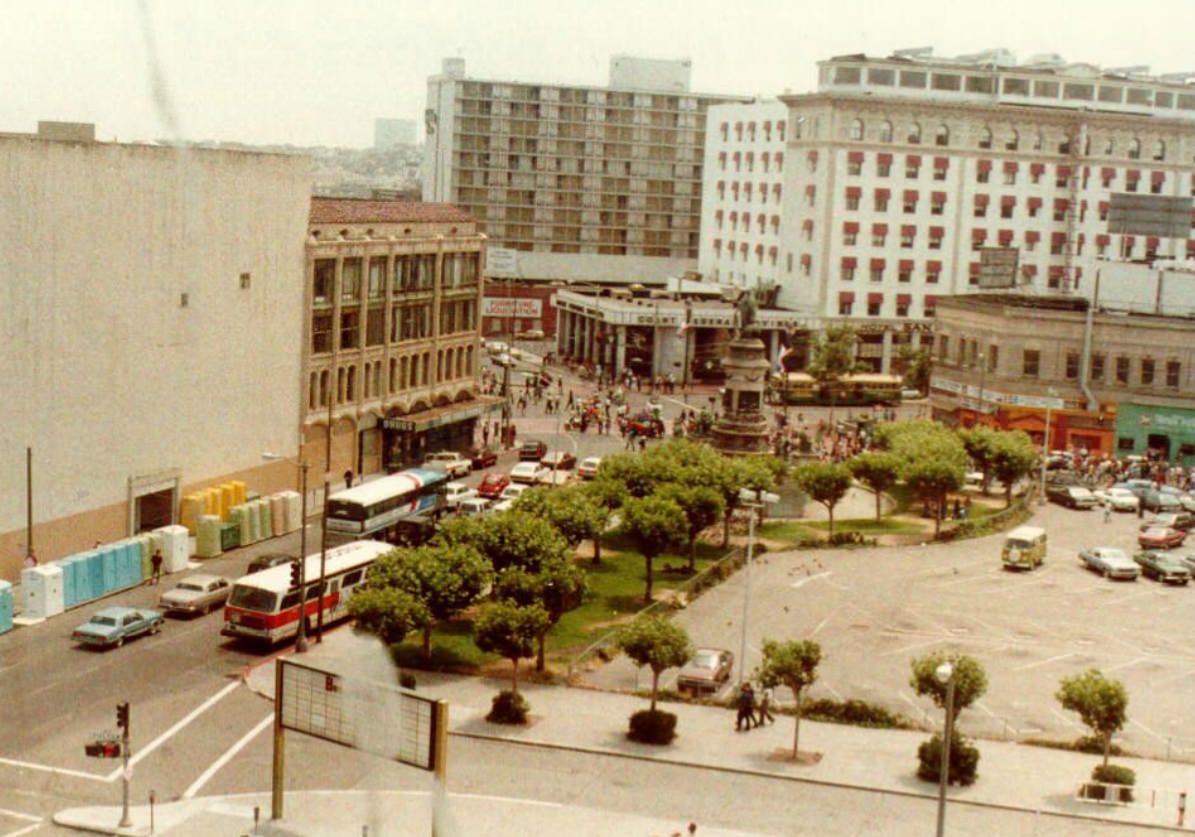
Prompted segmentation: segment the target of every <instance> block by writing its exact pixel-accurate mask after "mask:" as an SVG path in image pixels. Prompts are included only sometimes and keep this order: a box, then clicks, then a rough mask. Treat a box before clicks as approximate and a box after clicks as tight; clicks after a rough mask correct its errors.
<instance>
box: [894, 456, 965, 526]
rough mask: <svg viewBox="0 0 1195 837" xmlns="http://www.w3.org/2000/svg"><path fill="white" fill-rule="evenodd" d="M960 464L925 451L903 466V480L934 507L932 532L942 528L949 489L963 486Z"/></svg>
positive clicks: (953, 489)
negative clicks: (920, 457) (924, 454)
mask: <svg viewBox="0 0 1195 837" xmlns="http://www.w3.org/2000/svg"><path fill="white" fill-rule="evenodd" d="M963 475H964V472H963V470H962V466H960V465H958V464H957V463H951V462H948V461H946V460H944V459H942V458H941V457H940V456H935V455H933V454H932V453H927V454H926V456H925V457H924V458H922V459H919V460H916V461H914V462H912V463H910V464H908V465H906V466H905V468H904V478H905V482H906V483H907V484H908V486H909V488H910V489H912V491H913V493H914V494H916V495H917V496H918V497H920V498H921V499H922V501H924V502H925V503H927V504H929V505H932V507H933V509H934V534H935V535H936V534H938V533H939V532H940V531H941V530H942V514H943V510H944V509H945V508H946V497H947V495H948V494H949V493H950V492H951V491H958V490H959V489H960V488H962V486H963Z"/></svg>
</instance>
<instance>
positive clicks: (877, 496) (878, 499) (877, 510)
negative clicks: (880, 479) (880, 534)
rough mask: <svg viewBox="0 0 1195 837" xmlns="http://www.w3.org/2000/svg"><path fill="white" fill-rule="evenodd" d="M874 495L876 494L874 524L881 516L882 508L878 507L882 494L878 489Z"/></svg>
mask: <svg viewBox="0 0 1195 837" xmlns="http://www.w3.org/2000/svg"><path fill="white" fill-rule="evenodd" d="M875 493H876V523H879V522H880V518H881V517H882V516H883V515H882V508H881V506H880V497H881V496H882V494H881V492H880V490H879V489H878V488H877V489H875Z"/></svg>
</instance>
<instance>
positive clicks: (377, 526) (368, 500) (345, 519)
mask: <svg viewBox="0 0 1195 837" xmlns="http://www.w3.org/2000/svg"><path fill="white" fill-rule="evenodd" d="M447 485H448V475H447V474H446V473H444V472H443V471H435V470H432V469H430V468H410V469H408V470H406V471H399V472H398V473H397V474H391V475H390V476H388V477H382V478H381V479H377V480H373V481H371V482H367V483H362V484H361V485H358V486H356V487H355V488H346V489H345V490H344V491H337V492H336V493H335V494H332V495H330V496H329V497H328V521H327V524H328V532H329V533H337V534H339V535H341V536H342V537H344V536H347V537H350V538H356V539H360V538H377V539H378V540H387V541H391V542H395V541H396V540H397V539H398V537H397V536H398V532H397V530H398V528H399V527H398V524H399V523H400V522H401V521H403V520H405V519H408V518H412V517H417V516H425V517H434V516H435V515H437V514H439V513H440V511H442V510H443V508H444V492H445V491H446V490H447V489H446V486H447Z"/></svg>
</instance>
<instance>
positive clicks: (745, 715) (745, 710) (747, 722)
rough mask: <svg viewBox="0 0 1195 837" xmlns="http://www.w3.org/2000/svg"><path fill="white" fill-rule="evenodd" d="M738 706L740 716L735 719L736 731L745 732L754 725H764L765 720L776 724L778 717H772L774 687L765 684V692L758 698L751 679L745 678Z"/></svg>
mask: <svg viewBox="0 0 1195 837" xmlns="http://www.w3.org/2000/svg"><path fill="white" fill-rule="evenodd" d="M736 706H737V707H738V710H739V711H738V716H737V717H736V718H735V721H734V729H735V732H745V731H746V730H749V729H751V728H752V727H762V726H763V724H764V721H767V722H768V723H771V724H774V723H776V719H775V718H773V717H772V713H771V711H770V710H771V706H772V687H771V686H765V687H764V689H763V693H762V694H761V695H760V696H759V699H758V700H756V697H755V687H754V686H752V685H751V681H749V680H744V681H743V684H742V685H741V686H739V696H738V698H737V700H736Z"/></svg>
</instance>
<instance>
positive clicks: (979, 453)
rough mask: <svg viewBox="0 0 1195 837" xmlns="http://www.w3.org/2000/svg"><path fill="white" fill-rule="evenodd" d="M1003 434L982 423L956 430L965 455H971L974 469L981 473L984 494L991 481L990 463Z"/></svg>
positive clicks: (993, 458)
mask: <svg viewBox="0 0 1195 837" xmlns="http://www.w3.org/2000/svg"><path fill="white" fill-rule="evenodd" d="M1003 435H1004V434H1003V433H1002V432H1001V431H999V430H997V429H995V428H993V427H988V426H987V425H983V424H980V425H976V426H975V427H972V428H970V429H968V430H960V431H958V436H959V440H960V441H962V443H963V449H964V450H966V451H967V456H969V457H971V462H972V464H974V466H975V470H977V471H980V472H981V473H982V474H983V493H984V494H985V495H986V494H987V493H988V488H989V487H990V485H991V482H992V463H993V462H994V460H995V456H996V451H997V449H998V448H999V446H1000V442H1001V438H1002V437H1003Z"/></svg>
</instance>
